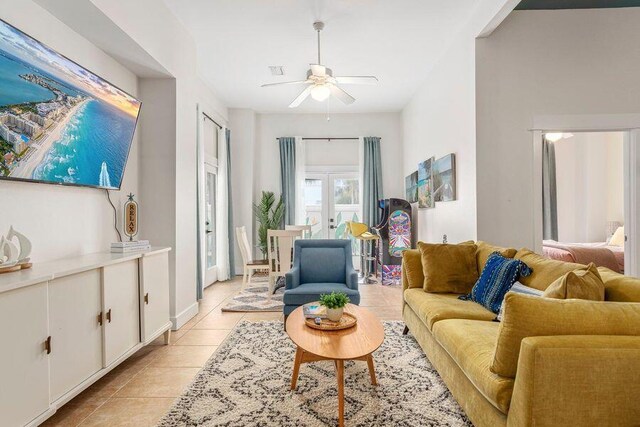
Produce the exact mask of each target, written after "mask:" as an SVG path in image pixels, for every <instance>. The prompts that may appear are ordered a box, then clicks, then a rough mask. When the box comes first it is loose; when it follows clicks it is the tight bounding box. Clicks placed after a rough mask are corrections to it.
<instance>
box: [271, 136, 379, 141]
mask: <svg viewBox="0 0 640 427" xmlns="http://www.w3.org/2000/svg"><path fill="white" fill-rule="evenodd" d="M359 139H360V138H356V137H350V138H335V137H330V136H327V137H323V138H320V137H318V138H302V140H303V141H349V140H350V141H353V140H356V141H357V140H359ZM380 139H382V138H380ZM276 140H280V138H276Z"/></svg>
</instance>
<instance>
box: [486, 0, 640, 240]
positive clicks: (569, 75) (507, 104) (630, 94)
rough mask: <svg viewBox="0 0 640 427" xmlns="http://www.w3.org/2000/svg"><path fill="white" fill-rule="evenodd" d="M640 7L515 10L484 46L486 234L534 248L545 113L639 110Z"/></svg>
mask: <svg viewBox="0 0 640 427" xmlns="http://www.w3.org/2000/svg"><path fill="white" fill-rule="evenodd" d="M638 22H640V10H639V9H637V8H631V9H597V10H557V11H516V12H513V13H512V14H511V15H510V16H509V17H508V18H507V19H506V20H505V21H504V22H503V23H502V25H501V26H500V27H498V29H497V30H496V31H495V32H494V33H493V34H492V35H491V36H490V37H488V38H486V39H479V40H478V41H477V44H476V69H477V77H476V81H477V84H476V86H477V87H476V89H477V101H478V102H477V116H476V120H477V147H476V153H477V171H478V175H477V180H478V182H477V188H478V193H477V204H478V238H480V239H485V240H490V241H493V242H495V243H498V244H505V245H513V246H516V247H520V246H529V247H533V246H534V244H535V241H534V239H535V231H534V226H535V225H534V216H533V215H534V212H536V210H539V209H540V206H534V201H533V142H532V141H533V138H532V135H531V132H529V129H531V128H532V127H533V123H534V118H535V117H536V116H540V115H563V114H566V115H577V114H624V113H638V112H640V79H638V77H637V72H636V70H638V69H639V68H640V51H639V50H638V47H637V23H638Z"/></svg>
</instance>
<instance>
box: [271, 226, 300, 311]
mask: <svg viewBox="0 0 640 427" xmlns="http://www.w3.org/2000/svg"><path fill="white" fill-rule="evenodd" d="M302 234H303V232H302V230H267V253H268V254H269V299H271V295H272V294H273V292H274V290H275V286H276V281H277V280H278V278H279V277H284V276H285V274H287V272H288V271H289V270H291V265H292V264H293V242H294V241H295V240H296V239H299V238H301V237H302Z"/></svg>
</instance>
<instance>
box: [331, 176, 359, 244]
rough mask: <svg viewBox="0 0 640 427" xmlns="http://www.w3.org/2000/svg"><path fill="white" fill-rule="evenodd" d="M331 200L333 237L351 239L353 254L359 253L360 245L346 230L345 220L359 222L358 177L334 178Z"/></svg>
mask: <svg viewBox="0 0 640 427" xmlns="http://www.w3.org/2000/svg"><path fill="white" fill-rule="evenodd" d="M332 181H333V202H334V212H335V217H334V218H335V227H336V228H335V238H336V239H351V240H352V243H353V244H352V248H353V253H354V255H358V254H359V253H360V245H359V244H358V243H357V241H356V240H355V239H354V238H353V237H352V236H351V235H350V234H349V233H348V232H347V224H346V222H347V221H354V222H360V200H359V198H360V181H359V179H358V178H334V179H333V180H332Z"/></svg>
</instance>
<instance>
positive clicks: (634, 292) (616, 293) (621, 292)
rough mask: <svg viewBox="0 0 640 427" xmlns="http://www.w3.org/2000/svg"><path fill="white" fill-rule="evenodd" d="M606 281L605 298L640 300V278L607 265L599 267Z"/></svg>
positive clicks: (628, 300)
mask: <svg viewBox="0 0 640 427" xmlns="http://www.w3.org/2000/svg"><path fill="white" fill-rule="evenodd" d="M598 272H599V273H600V277H601V278H602V281H603V282H604V299H605V300H606V301H619V302H640V279H638V278H637V277H629V276H625V275H623V274H620V273H616V272H615V271H613V270H609V269H608V268H606V267H598Z"/></svg>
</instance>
